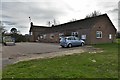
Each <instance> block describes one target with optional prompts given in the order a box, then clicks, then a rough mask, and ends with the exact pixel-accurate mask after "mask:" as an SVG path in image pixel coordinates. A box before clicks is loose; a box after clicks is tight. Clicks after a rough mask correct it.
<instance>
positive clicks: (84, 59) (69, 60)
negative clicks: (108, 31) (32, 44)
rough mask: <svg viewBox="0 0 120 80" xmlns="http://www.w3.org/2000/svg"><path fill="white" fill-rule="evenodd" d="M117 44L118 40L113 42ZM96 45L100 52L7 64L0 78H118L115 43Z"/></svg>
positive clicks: (116, 46)
mask: <svg viewBox="0 0 120 80" xmlns="http://www.w3.org/2000/svg"><path fill="white" fill-rule="evenodd" d="M117 43H119V44H120V40H118V41H117ZM117 43H109V44H97V45H93V46H94V47H98V48H102V49H103V50H104V52H102V53H95V54H90V53H88V52H84V53H82V54H73V55H68V56H62V57H55V58H47V59H37V60H30V61H22V62H19V63H17V64H13V65H8V66H7V67H6V68H4V70H3V75H2V77H3V78H118V44H117Z"/></svg>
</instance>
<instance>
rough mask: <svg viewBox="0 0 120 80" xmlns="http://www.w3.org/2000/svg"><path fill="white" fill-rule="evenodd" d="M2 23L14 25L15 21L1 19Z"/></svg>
mask: <svg viewBox="0 0 120 80" xmlns="http://www.w3.org/2000/svg"><path fill="white" fill-rule="evenodd" d="M2 23H5V24H7V25H16V23H14V22H10V21H2Z"/></svg>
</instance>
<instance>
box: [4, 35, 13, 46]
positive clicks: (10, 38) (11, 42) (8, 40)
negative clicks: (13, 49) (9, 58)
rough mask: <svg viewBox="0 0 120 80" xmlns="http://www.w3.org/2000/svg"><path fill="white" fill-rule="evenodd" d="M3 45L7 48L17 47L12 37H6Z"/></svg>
mask: <svg viewBox="0 0 120 80" xmlns="http://www.w3.org/2000/svg"><path fill="white" fill-rule="evenodd" d="M3 44H4V45H5V46H7V45H15V39H14V38H12V37H11V36H4V37H3Z"/></svg>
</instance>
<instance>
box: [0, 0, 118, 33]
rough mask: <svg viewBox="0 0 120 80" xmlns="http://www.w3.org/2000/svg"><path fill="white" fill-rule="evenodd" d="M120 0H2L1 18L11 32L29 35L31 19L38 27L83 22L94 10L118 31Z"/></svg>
mask: <svg viewBox="0 0 120 80" xmlns="http://www.w3.org/2000/svg"><path fill="white" fill-rule="evenodd" d="M118 2H119V0H2V3H1V5H0V7H1V8H0V12H1V13H0V15H1V16H0V19H1V20H2V23H3V25H4V26H5V28H6V29H7V30H8V31H10V29H11V28H12V27H14V28H17V30H19V31H20V32H21V34H28V33H29V29H30V24H29V23H30V20H29V16H30V17H31V20H32V22H33V23H34V24H35V25H40V26H48V25H47V22H48V21H53V20H54V19H56V21H57V22H58V23H60V24H62V23H66V22H69V21H70V20H72V19H73V18H74V19H77V20H79V19H83V18H85V16H86V15H87V14H90V13H91V12H93V11H95V10H96V11H100V12H101V13H102V14H104V13H107V14H108V16H109V17H110V19H111V20H112V22H113V24H114V25H115V27H116V28H117V29H118Z"/></svg>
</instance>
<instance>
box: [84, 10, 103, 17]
mask: <svg viewBox="0 0 120 80" xmlns="http://www.w3.org/2000/svg"><path fill="white" fill-rule="evenodd" d="M99 15H101V12H99V11H94V12H92V13H91V14H88V15H87V16H86V17H85V18H90V17H95V16H99Z"/></svg>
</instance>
